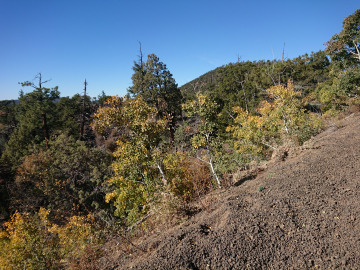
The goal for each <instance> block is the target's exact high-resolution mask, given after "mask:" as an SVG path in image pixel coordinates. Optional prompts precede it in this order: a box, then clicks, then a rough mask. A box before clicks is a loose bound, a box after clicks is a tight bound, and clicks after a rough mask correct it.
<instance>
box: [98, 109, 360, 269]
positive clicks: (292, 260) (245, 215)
mask: <svg viewBox="0 0 360 270" xmlns="http://www.w3.org/2000/svg"><path fill="white" fill-rule="evenodd" d="M359 141H360V115H359V113H357V114H352V115H350V116H348V117H347V118H345V119H344V120H342V121H341V123H340V122H339V123H337V124H332V125H330V126H329V128H328V129H327V130H326V131H324V132H323V133H321V134H319V135H318V136H316V137H314V138H313V139H312V140H310V141H309V142H307V143H306V144H305V145H304V146H302V147H299V148H293V149H290V150H288V151H283V152H282V153H281V154H280V155H277V157H275V158H273V159H272V160H271V161H269V162H268V163H267V164H262V165H261V166H259V168H258V170H257V172H258V173H257V175H253V176H252V175H250V176H249V175H246V174H243V175H244V176H243V177H238V179H234V180H235V184H234V186H232V187H231V188H229V189H227V190H221V191H218V192H216V193H213V194H211V195H210V196H209V197H207V198H206V199H204V202H205V201H206V202H207V204H208V208H206V210H203V211H202V212H200V213H199V214H197V215H195V216H194V217H193V218H191V219H190V220H189V221H186V222H184V223H182V224H181V225H178V226H176V227H174V228H172V229H170V230H168V231H166V232H162V233H161V234H160V233H159V234H158V235H156V236H152V237H149V238H148V239H145V240H144V239H142V240H138V241H137V242H135V243H133V245H131V248H130V250H129V251H128V252H124V251H121V250H120V248H119V249H118V250H113V251H112V252H114V253H113V254H116V258H117V259H116V263H115V268H114V269H260V268H264V269H267V268H269V269H274V268H275V269H285V268H289V267H290V268H293V269H307V268H319V269H329V268H331V269H334V268H356V267H358V266H359V265H360V259H359V258H360V248H359V247H360V246H359V240H360V236H359V235H360V224H359V222H358V219H359V216H360V202H359V200H358V193H357V192H358V191H359V188H360V163H359V159H360V144H359ZM260 187H263V189H262V188H260ZM135 246H136V248H135ZM114 256H115V255H114ZM104 260H106V259H105V258H103V261H102V263H105V261H104ZM109 263H110V262H109V261H108V262H107V263H106V264H109Z"/></svg>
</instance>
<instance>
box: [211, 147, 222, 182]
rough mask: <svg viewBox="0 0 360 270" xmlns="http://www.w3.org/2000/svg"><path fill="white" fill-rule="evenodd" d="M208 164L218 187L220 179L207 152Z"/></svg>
mask: <svg viewBox="0 0 360 270" xmlns="http://www.w3.org/2000/svg"><path fill="white" fill-rule="evenodd" d="M209 165H210V169H211V172H212V174H213V175H214V177H215V179H216V183H217V185H218V188H221V184H220V180H219V177H218V176H217V174H216V172H215V168H214V164H213V162H212V158H211V154H210V153H209Z"/></svg>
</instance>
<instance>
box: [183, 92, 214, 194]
mask: <svg viewBox="0 0 360 270" xmlns="http://www.w3.org/2000/svg"><path fill="white" fill-rule="evenodd" d="M218 108H219V105H218V104H217V103H216V102H215V101H213V100H211V99H210V98H209V97H208V96H206V95H203V94H201V93H200V92H198V93H197V94H196V98H195V99H194V100H190V101H188V102H187V103H185V104H183V105H182V109H183V110H184V111H185V113H186V115H187V116H188V117H198V119H199V120H200V123H199V125H198V127H197V132H196V134H194V136H193V137H192V138H191V144H192V147H193V149H194V151H195V152H196V153H195V154H196V158H197V159H199V160H201V161H202V162H205V163H206V164H208V165H209V168H210V170H211V173H212V175H213V176H214V178H215V180H216V184H217V186H218V188H221V183H220V178H219V176H218V174H217V172H216V162H215V160H214V157H215V156H216V148H217V146H218V144H219V143H220V142H219V140H218V139H217V136H216V118H217V116H218V113H217V110H218Z"/></svg>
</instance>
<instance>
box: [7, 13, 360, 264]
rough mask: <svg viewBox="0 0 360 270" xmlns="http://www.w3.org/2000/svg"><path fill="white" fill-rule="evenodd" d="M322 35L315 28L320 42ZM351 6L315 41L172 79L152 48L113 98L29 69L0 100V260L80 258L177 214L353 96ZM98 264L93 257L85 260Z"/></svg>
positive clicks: (356, 19)
mask: <svg viewBox="0 0 360 270" xmlns="http://www.w3.org/2000/svg"><path fill="white" fill-rule="evenodd" d="M324 42H326V41H324ZM359 64H360V9H359V10H356V11H355V12H354V13H353V14H351V15H349V16H348V17H347V18H345V20H344V22H343V28H342V30H341V32H340V33H338V34H335V35H334V36H333V37H332V38H331V39H330V40H329V41H327V42H326V49H325V50H324V51H318V52H312V53H310V54H305V55H301V56H299V57H296V58H294V59H281V60H259V61H253V62H251V61H238V62H236V63H229V64H227V65H224V66H222V67H218V68H217V69H215V70H213V71H210V72H208V73H206V74H204V75H203V76H200V77H199V78H197V79H195V80H193V81H191V82H189V83H187V84H185V85H183V86H181V87H179V86H178V85H177V83H176V80H175V78H173V75H172V74H171V72H170V71H169V70H168V68H167V66H166V64H165V63H163V62H161V61H160V58H159V57H158V56H157V55H155V54H150V55H148V56H147V57H145V56H144V55H143V54H142V51H141V47H140V55H139V57H138V59H137V60H136V61H135V62H134V66H133V75H132V78H131V79H132V85H131V87H129V89H128V94H127V95H126V96H124V97H119V96H112V97H110V96H106V94H105V93H101V94H100V95H99V96H98V97H97V98H91V97H89V96H88V95H87V93H86V84H87V82H86V81H85V83H84V92H83V93H81V94H75V95H74V96H73V97H62V96H61V94H60V90H61V89H58V87H56V86H53V87H48V86H49V85H50V84H51V81H46V80H44V78H42V74H41V73H39V74H37V75H36V77H35V78H34V79H33V80H32V81H24V82H22V83H21V86H22V87H23V89H26V90H27V91H26V93H25V91H21V92H20V96H19V98H18V100H17V101H0V154H1V159H0V202H1V205H0V219H1V228H0V229H1V230H0V268H1V269H62V268H73V269H90V268H91V265H92V262H94V261H96V260H98V259H99V258H101V257H103V256H106V254H104V250H103V249H104V246H106V245H108V243H110V242H111V241H112V240H113V239H115V238H116V239H120V240H119V241H120V242H121V243H122V244H123V245H124V246H131V245H134V244H133V243H132V240H131V239H135V238H136V237H141V236H142V235H146V234H150V233H151V231H152V230H154V228H157V227H161V226H162V225H161V224H163V223H169V224H178V223H179V222H181V221H183V220H186V219H188V218H189V217H191V216H192V215H193V214H195V213H196V212H198V211H201V209H194V208H193V207H192V205H193V204H194V203H197V204H200V205H202V207H206V206H205V205H204V204H203V201H202V198H204V196H206V194H208V193H211V192H213V191H214V190H219V189H226V188H227V187H229V186H231V185H233V184H234V183H233V182H232V175H233V174H234V173H238V172H239V171H243V170H246V169H247V168H249V167H251V166H252V165H253V164H257V163H259V162H261V161H263V160H266V159H269V158H270V157H271V155H272V154H273V153H274V151H277V150H278V149H279V148H281V147H282V146H283V145H287V146H290V147H291V146H300V145H302V144H303V143H304V142H306V141H307V140H309V139H310V138H311V137H312V136H314V135H316V134H318V133H319V132H321V130H322V129H323V127H324V126H325V125H326V123H327V122H328V121H329V119H332V118H333V117H336V116H337V115H339V114H342V113H344V112H345V111H347V110H351V109H353V108H358V106H359V102H360V99H359V93H360V65H359ZM94 267H95V266H94Z"/></svg>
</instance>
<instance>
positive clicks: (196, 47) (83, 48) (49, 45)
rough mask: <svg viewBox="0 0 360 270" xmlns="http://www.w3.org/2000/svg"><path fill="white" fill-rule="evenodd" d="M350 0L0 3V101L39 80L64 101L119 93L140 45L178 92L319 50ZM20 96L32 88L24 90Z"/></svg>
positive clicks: (29, 0) (125, 85) (45, 0)
mask: <svg viewBox="0 0 360 270" xmlns="http://www.w3.org/2000/svg"><path fill="white" fill-rule="evenodd" d="M357 8H360V2H359V1H358V0H356V1H349V0H341V1H340V0H337V1H333V0H311V1H309V0H303V1H276V0H273V1H268V0H267V1H263V0H258V1H240V0H239V1H230V0H221V1H211V0H199V1H197V0H177V1H175V0H167V1H162V0H161V1H156V0H152V1H151V0H147V1H145V0H144V1H143V0H138V1H135V0H133V1H131V0H127V1H125V0H124V1H123V0H102V1H101V0H86V1H85V0H56V1H55V0H0V100H3V99H16V98H17V97H18V94H19V91H20V90H21V86H20V85H19V84H18V82H21V81H26V80H32V79H33V78H34V77H35V75H36V74H37V73H39V72H41V73H42V74H43V78H44V79H51V82H49V83H47V85H46V86H47V87H53V86H56V85H57V86H59V90H60V92H61V96H73V95H74V94H76V93H81V92H82V89H83V82H84V79H85V78H86V79H87V81H88V94H89V95H90V96H93V97H96V96H98V95H99V94H100V93H101V91H102V90H104V91H105V93H106V94H108V95H116V94H118V95H120V96H121V95H124V94H125V93H126V89H127V88H128V87H129V86H130V84H131V75H132V66H133V61H134V60H137V56H138V54H139V44H138V42H139V41H140V42H141V43H142V48H143V53H144V54H145V55H147V54H150V53H155V54H156V55H157V56H158V57H159V58H160V60H161V61H162V62H164V63H165V64H166V65H167V67H168V69H169V70H170V72H171V73H172V74H173V76H174V78H175V80H176V81H177V83H178V84H179V86H181V85H183V84H185V83H186V82H188V81H191V80H192V79H194V78H196V77H198V76H199V75H201V74H204V73H205V72H207V71H209V70H212V69H214V68H216V67H218V66H221V65H225V64H227V63H229V62H235V61H237V57H238V55H239V56H240V57H241V59H242V60H262V59H273V57H275V58H277V59H279V58H281V53H282V45H283V42H285V43H286V45H285V56H286V57H287V58H294V57H296V56H299V55H302V54H305V53H311V52H312V51H318V50H322V49H324V45H323V44H324V43H325V42H326V41H327V40H328V39H329V38H330V37H331V36H332V35H334V34H335V33H338V32H339V31H340V30H341V27H342V21H343V19H344V18H345V17H346V16H348V15H350V14H352V13H353V12H354V11H355V10H356V9H357ZM24 91H25V92H28V91H30V89H27V88H24Z"/></svg>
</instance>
